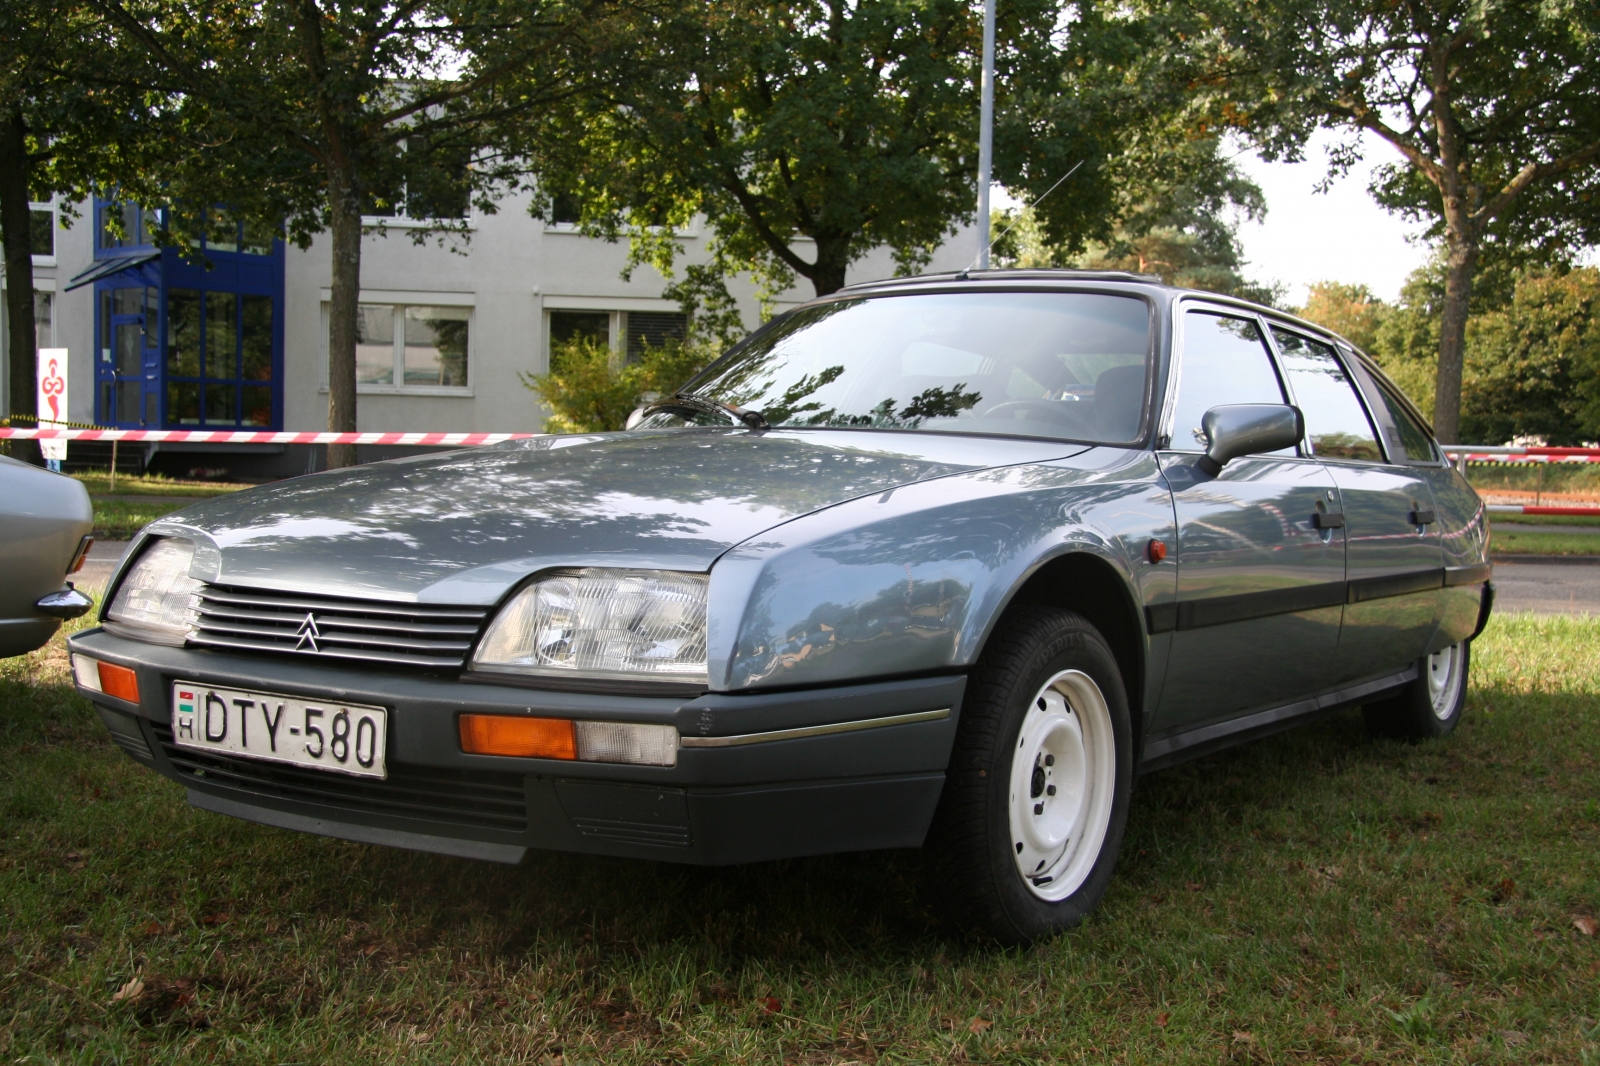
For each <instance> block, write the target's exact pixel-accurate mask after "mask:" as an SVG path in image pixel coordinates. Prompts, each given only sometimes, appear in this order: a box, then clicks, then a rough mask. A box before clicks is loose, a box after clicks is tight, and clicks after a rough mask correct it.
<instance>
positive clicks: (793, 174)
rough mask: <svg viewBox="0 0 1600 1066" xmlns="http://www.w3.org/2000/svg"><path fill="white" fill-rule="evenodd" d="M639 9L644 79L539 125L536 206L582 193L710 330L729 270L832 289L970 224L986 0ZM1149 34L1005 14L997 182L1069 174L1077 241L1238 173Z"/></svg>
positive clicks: (1094, 14)
mask: <svg viewBox="0 0 1600 1066" xmlns="http://www.w3.org/2000/svg"><path fill="white" fill-rule="evenodd" d="M641 11H643V12H644V13H641V14H640V16H639V18H640V22H639V23H638V29H637V30H636V31H635V32H636V33H637V35H638V37H639V39H640V44H641V48H640V53H639V55H638V57H637V59H636V60H635V61H634V62H633V63H632V67H633V68H634V69H636V70H637V71H639V72H640V73H639V76H638V77H637V78H636V79H635V80H634V82H633V83H631V84H630V85H626V86H620V87H618V89H617V91H616V92H614V93H610V94H606V95H603V96H600V97H596V98H594V99H593V100H591V101H589V102H588V103H587V104H586V106H585V107H583V108H580V109H576V110H563V111H554V112H550V113H547V114H546V115H543V116H540V118H539V120H538V121H530V123H529V124H528V130H527V134H526V137H525V142H524V143H525V151H526V152H527V153H528V155H529V156H530V158H532V159H534V160H535V165H536V166H537V168H538V170H539V172H540V174H541V176H542V180H543V186H544V187H543V190H542V192H541V193H540V200H541V202H539V203H537V204H536V205H535V210H536V211H541V212H542V211H544V210H546V208H547V207H548V206H549V204H550V203H551V202H552V201H553V199H554V198H555V197H556V196H557V195H558V194H559V195H563V196H571V197H573V198H574V199H575V200H577V201H579V202H581V203H582V204H583V221H584V225H585V227H586V228H587V229H588V231H589V232H591V233H595V234H601V235H606V236H610V237H616V238H621V237H627V238H628V239H629V240H630V242H631V249H632V257H633V259H632V261H633V262H634V263H635V264H636V265H637V264H643V263H648V264H650V265H652V266H654V267H655V268H656V269H657V270H659V271H660V272H661V273H663V274H664V275H666V276H668V277H669V278H670V279H672V287H671V288H670V289H669V293H670V294H671V295H673V296H674V297H676V298H678V299H679V300H680V301H681V302H682V303H684V305H685V306H686V307H687V308H690V309H691V310H693V311H694V313H695V314H696V316H697V318H700V319H701V321H702V322H703V323H705V324H706V326H707V328H709V329H710V331H711V332H725V331H732V330H735V329H736V328H737V318H736V316H735V315H734V312H733V303H732V300H731V298H730V297H729V296H728V295H727V289H726V280H727V279H728V278H729V277H730V276H732V275H734V274H740V273H748V274H749V276H750V277H751V278H752V279H753V280H754V282H755V283H756V286H757V289H758V292H759V294H760V296H761V297H762V298H763V299H764V300H768V301H770V299H771V297H773V296H774V295H776V294H777V293H778V292H781V291H782V290H784V289H785V288H787V287H788V286H789V285H791V284H792V283H793V282H794V280H795V278H796V277H803V278H806V279H808V280H809V281H810V282H811V283H812V286H813V288H814V289H815V291H816V292H817V293H818V294H825V293H829V292H833V291H835V290H836V289H838V288H839V287H840V286H841V285H842V284H843V283H844V280H845V272H846V270H847V268H848V267H849V266H850V264H852V263H854V262H856V261H857V260H859V259H860V258H861V257H862V256H863V255H865V254H866V253H867V252H868V251H869V250H871V249H873V248H875V247H887V248H889V249H890V250H891V251H892V253H893V255H894V258H895V261H896V264H897V268H898V269H899V270H900V271H901V272H903V273H913V272H915V271H916V270H918V269H921V268H922V267H923V266H924V265H925V264H926V263H927V262H928V261H929V258H930V257H931V255H932V254H933V251H934V250H935V249H936V248H937V247H938V246H939V245H940V244H941V243H942V242H943V241H945V240H946V239H948V238H949V237H950V236H951V235H952V234H953V233H955V231H956V226H957V225H958V224H960V223H962V222H965V221H967V220H969V219H970V218H971V217H972V205H973V203H974V201H975V199H976V197H975V190H974V188H973V184H974V171H975V169H976V155H977V144H976V139H977V136H976V135H977V117H978V101H977V82H978V76H977V73H978V72H977V68H978V59H979V51H980V12H979V9H978V8H977V7H976V6H975V5H973V4H970V3H966V2H961V0H865V2H862V3H856V4H848V5H846V4H839V3H823V2H821V0H790V2H786V3H781V4H758V3H754V2H752V0H698V2H696V3H692V4H684V5H678V6H677V7H675V8H670V9H666V10H662V11H653V12H650V11H647V10H646V9H641ZM1069 24H1070V27H1071V29H1070V32H1062V28H1063V27H1065V26H1067V25H1069ZM1155 41H1156V38H1155V37H1153V36H1152V34H1151V33H1150V32H1148V31H1147V30H1146V29H1145V28H1143V24H1142V22H1140V21H1139V20H1133V19H1129V18H1127V17H1126V12H1125V11H1123V10H1122V8H1120V7H1119V6H1117V5H1113V4H1101V3H1097V2H1088V0H1085V2H1075V3H1072V4H1070V5H1068V9H1067V10H1065V11H1064V10H1063V9H1062V8H1061V7H1060V5H1056V4H1051V3H1044V2H1042V0H1019V2H1017V3H1012V4H1004V5H1001V7H1000V11H999V26H998V44H997V60H996V62H997V69H998V77H997V92H998V97H997V104H996V107H997V118H996V133H995V145H996V147H995V152H996V155H995V176H996V178H997V180H1000V181H1002V182H1003V183H1005V184H1006V185H1008V186H1009V187H1010V188H1012V189H1013V190H1015V191H1017V192H1018V193H1019V194H1020V195H1022V196H1023V197H1024V198H1025V199H1028V200H1030V201H1031V200H1032V199H1033V198H1036V197H1039V196H1041V195H1042V194H1043V193H1044V192H1045V191H1046V190H1047V189H1048V188H1049V187H1050V186H1052V185H1054V184H1055V183H1056V182H1057V181H1058V179H1062V178H1063V176H1065V175H1068V174H1069V173H1070V174H1071V176H1070V178H1069V179H1068V180H1067V181H1066V182H1065V183H1064V184H1062V185H1061V186H1060V187H1059V189H1057V191H1056V192H1055V193H1054V194H1053V195H1051V196H1050V198H1049V199H1048V200H1046V201H1044V202H1043V203H1042V204H1041V207H1040V211H1041V214H1040V215H1039V224H1040V227H1041V230H1042V232H1043V234H1044V239H1045V240H1046V242H1047V243H1049V244H1050V245H1052V246H1055V247H1059V248H1060V249H1062V250H1063V254H1065V255H1068V256H1076V255H1078V254H1080V253H1081V252H1083V251H1084V249H1085V247H1086V246H1087V242H1089V241H1091V240H1099V241H1102V242H1109V241H1112V240H1113V239H1114V236H1115V235H1116V234H1117V233H1118V230H1117V224H1118V222H1119V221H1121V220H1124V219H1125V220H1126V221H1127V223H1128V226H1127V229H1126V232H1127V233H1128V234H1131V235H1133V236H1135V237H1138V236H1143V235H1144V234H1146V233H1148V232H1150V231H1151V230H1154V229H1157V228H1159V227H1161V226H1177V228H1183V227H1184V225H1185V223H1182V222H1179V223H1174V222H1173V221H1171V220H1170V219H1168V218H1166V217H1165V215H1166V213H1167V212H1168V211H1169V208H1170V207H1171V199H1170V197H1167V196H1166V194H1165V192H1164V190H1167V189H1169V188H1174V187H1177V186H1180V185H1183V184H1184V182H1185V181H1188V182H1189V184H1188V186H1187V187H1189V188H1193V189H1200V188H1207V189H1209V188H1211V187H1212V186H1213V185H1214V184H1215V182H1214V181H1213V178H1214V177H1217V176H1218V174H1217V172H1218V171H1226V173H1225V174H1222V175H1220V176H1221V177H1222V178H1223V180H1225V181H1231V182H1233V183H1234V184H1235V186H1236V187H1237V186H1242V185H1243V183H1242V182H1241V181H1240V179H1239V177H1238V175H1237V173H1236V172H1234V171H1232V168H1231V167H1229V166H1226V165H1221V166H1215V165H1213V166H1211V169H1210V171H1208V172H1207V173H1206V174H1204V175H1201V176H1200V178H1199V179H1198V180H1193V179H1194V174H1193V172H1194V168H1195V165H1196V163H1197V161H1198V162H1200V163H1202V164H1205V165H1211V164H1219V163H1220V160H1219V158H1218V157H1217V156H1216V153H1215V151H1214V142H1213V141H1212V140H1211V139H1210V138H1207V137H1205V136H1204V135H1201V136H1200V137H1199V138H1198V140H1196V138H1195V137H1193V136H1191V134H1192V132H1193V131H1191V130H1189V129H1188V128H1186V126H1185V124H1184V122H1183V121H1182V117H1181V116H1182V113H1183V110H1184V103H1183V94H1182V91H1181V86H1179V84H1178V83H1177V82H1175V81H1174V80H1172V79H1171V78H1167V77H1165V76H1164V75H1163V73H1162V72H1161V71H1160V70H1159V69H1157V68H1156V65H1153V64H1151V63H1147V62H1146V61H1145V60H1146V59H1147V53H1148V50H1149V49H1150V48H1151V46H1152V44H1153V43H1154V42H1155ZM1191 141H1193V142H1195V143H1194V144H1193V145H1191ZM1075 165H1081V167H1080V169H1079V170H1077V171H1076V172H1073V168H1074V166H1075ZM1237 191H1240V193H1241V195H1243V196H1245V197H1248V195H1251V194H1253V195H1256V196H1258V195H1259V194H1255V193H1254V190H1253V189H1249V190H1237ZM1229 195H1230V196H1231V197H1232V200H1231V202H1235V203H1241V202H1243V200H1242V199H1241V195H1233V194H1231V193H1230V194H1229ZM1148 205H1155V206H1154V208H1151V207H1149V206H1148ZM1146 212H1148V213H1149V217H1145V214H1143V213H1146ZM1201 213H1204V210H1203V209H1202V212H1201ZM697 214H701V215H703V216H704V217H705V219H706V224H707V226H708V227H709V230H710V234H709V236H710V240H709V241H707V242H705V244H704V246H703V248H704V251H705V253H706V256H707V258H706V259H705V260H702V261H697V262H695V263H693V264H691V265H689V266H687V267H686V268H684V272H683V276H682V278H681V279H680V278H679V277H678V276H677V275H676V274H675V272H674V271H675V264H676V261H677V259H678V258H679V257H681V255H682V253H683V248H682V247H681V244H680V241H679V239H678V233H677V231H676V229H675V227H682V226H684V225H686V224H687V223H689V222H690V220H691V219H693V218H694V217H695V216H696V215H697ZM805 240H809V242H810V244H809V245H807V244H806V243H797V242H803V241H805ZM811 249H814V252H812V251H811ZM974 251H976V249H974ZM1118 254H1122V253H1120V252H1119V253H1118ZM1206 254H1209V253H1206ZM708 312H711V314H708ZM713 321H715V322H717V323H721V322H726V323H727V326H726V330H724V328H723V327H722V326H720V325H714V324H713Z"/></svg>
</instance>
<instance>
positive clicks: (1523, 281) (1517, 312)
mask: <svg viewBox="0 0 1600 1066" xmlns="http://www.w3.org/2000/svg"><path fill="white" fill-rule="evenodd" d="M1483 276H1484V278H1485V281H1486V284H1484V285H1481V286H1479V287H1478V289H1477V293H1476V296H1475V299H1474V301H1473V304H1474V309H1473V310H1474V313H1473V314H1472V316H1471V317H1470V318H1469V319H1468V321H1467V330H1466V359H1465V366H1464V374H1463V381H1462V393H1461V396H1462V401H1461V437H1462V439H1463V440H1465V441H1470V442H1475V443H1480V444H1498V443H1501V442H1503V441H1507V440H1511V439H1513V438H1519V437H1538V438H1542V439H1543V440H1545V441H1546V442H1548V443H1550V444H1555V445H1576V444H1582V443H1584V442H1585V441H1592V440H1595V439H1597V438H1600V270H1597V269H1595V268H1593V267H1584V268H1580V269H1576V270H1559V269H1558V270H1542V271H1541V270H1533V269H1524V270H1522V271H1520V272H1513V271H1511V270H1510V269H1509V268H1507V267H1506V266H1505V265H1503V264H1494V263H1491V264H1490V265H1489V268H1488V269H1486V270H1485V271H1484V275H1483ZM1443 300H1444V268H1443V266H1442V264H1441V263H1440V262H1439V261H1438V260H1437V259H1435V260H1434V261H1433V262H1431V263H1429V264H1428V265H1426V266H1424V267H1422V268H1421V269H1419V270H1417V271H1416V272H1415V273H1414V274H1412V276H1411V277H1410V278H1409V279H1408V280H1407V282H1406V285H1405V287H1404V289H1403V290H1402V291H1401V296H1400V300H1399V301H1398V302H1397V303H1395V304H1393V305H1390V304H1386V303H1384V302H1383V301H1381V300H1378V299H1376V298H1374V297H1373V296H1372V294H1371V292H1370V291H1368V290H1367V289H1366V287H1365V286H1359V285H1343V284H1339V283H1335V282H1323V283H1321V284H1318V285H1314V286H1312V289H1311V294H1310V299H1309V300H1308V301H1307V304H1306V306H1305V307H1303V308H1301V309H1299V314H1300V315H1302V316H1303V317H1305V318H1308V319H1310V320H1312V321H1313V322H1317V323H1320V324H1321V325H1324V326H1327V327H1328V328H1329V329H1332V330H1335V331H1336V332H1338V333H1340V334H1342V335H1343V336H1345V337H1346V338H1348V339H1349V340H1350V341H1351V342H1352V343H1355V344H1356V345H1357V346H1358V347H1360V348H1362V349H1364V350H1365V351H1367V352H1368V353H1370V354H1371V355H1372V356H1373V357H1374V358H1376V359H1377V360H1378V362H1379V363H1380V364H1381V365H1382V366H1383V368H1384V370H1385V371H1386V372H1387V373H1388V374H1389V376H1390V377H1392V378H1394V380H1395V382H1396V383H1397V384H1398V385H1399V386H1400V387H1401V388H1402V389H1404V390H1405V392H1406V393H1407V394H1408V395H1409V396H1410V397H1411V398H1412V400H1413V401H1415V402H1416V403H1417V405H1418V406H1420V407H1422V408H1423V409H1424V410H1427V409H1428V408H1429V407H1430V406H1431V405H1432V401H1433V389H1434V380H1435V367H1436V365H1437V358H1438V350H1439V347H1438V345H1439V320H1440V315H1441V313H1442V304H1443Z"/></svg>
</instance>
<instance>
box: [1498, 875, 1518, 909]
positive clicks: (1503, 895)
mask: <svg viewBox="0 0 1600 1066" xmlns="http://www.w3.org/2000/svg"><path fill="white" fill-rule="evenodd" d="M1516 894H1517V883H1516V882H1515V881H1513V880H1511V878H1509V877H1506V878H1502V879H1501V881H1500V883H1499V884H1498V885H1495V886H1494V894H1493V897H1492V898H1493V899H1494V901H1495V902H1496V903H1504V902H1505V901H1506V900H1508V899H1510V898H1511V897H1512V896H1515V895H1516Z"/></svg>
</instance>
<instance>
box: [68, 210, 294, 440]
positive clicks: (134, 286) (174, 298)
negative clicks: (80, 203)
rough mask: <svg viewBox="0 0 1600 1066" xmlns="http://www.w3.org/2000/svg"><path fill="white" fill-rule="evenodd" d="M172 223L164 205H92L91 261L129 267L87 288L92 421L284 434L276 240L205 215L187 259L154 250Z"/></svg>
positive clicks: (280, 265)
mask: <svg viewBox="0 0 1600 1066" xmlns="http://www.w3.org/2000/svg"><path fill="white" fill-rule="evenodd" d="M118 218H120V221H121V227H120V228H121V230H122V232H121V233H120V234H119V233H118V232H117V231H116V227H114V226H113V225H111V222H112V220H114V219H118ZM168 221H169V219H168V216H167V215H166V213H165V212H162V211H144V210H141V209H140V208H138V207H135V206H131V205H127V204H119V203H116V202H114V201H107V200H100V201H97V202H96V204H95V258H96V260H101V261H104V264H105V266H106V267H107V268H108V269H109V268H114V264H115V261H121V260H125V261H126V262H127V266H125V267H123V268H122V269H115V270H114V272H112V273H109V274H107V275H105V276H104V277H101V278H100V279H99V280H97V281H96V282H95V283H94V285H95V297H96V298H95V318H96V323H95V335H96V337H97V338H98V341H99V344H98V348H99V351H98V352H97V353H96V355H97V358H96V360H95V381H96V389H95V421H96V422H98V423H100V424H101V425H113V426H120V427H127V428H145V429H156V428H162V429H274V430H275V429H281V428H282V427H283V332H284V326H283V323H284V317H283V293H284V246H283V242H282V241H281V240H278V239H276V238H275V237H273V238H262V237H259V236H257V235H255V234H252V233H250V232H249V231H248V229H247V228H246V227H242V226H241V225H239V224H238V223H237V222H231V221H230V220H228V219H227V218H226V216H225V215H224V214H223V213H222V212H220V211H213V212H207V214H206V217H205V218H204V219H203V220H202V222H203V229H204V231H205V233H206V236H205V238H204V240H203V241H202V242H201V246H200V254H199V256H198V257H197V259H196V260H195V261H192V262H191V261H188V260H185V259H184V258H183V257H181V256H180V255H179V254H178V253H177V251H176V250H175V249H172V248H157V247H156V246H155V243H154V234H155V233H156V232H158V231H159V230H160V229H161V228H162V227H163V226H164V225H166V224H167V222H168ZM141 253H142V254H141Z"/></svg>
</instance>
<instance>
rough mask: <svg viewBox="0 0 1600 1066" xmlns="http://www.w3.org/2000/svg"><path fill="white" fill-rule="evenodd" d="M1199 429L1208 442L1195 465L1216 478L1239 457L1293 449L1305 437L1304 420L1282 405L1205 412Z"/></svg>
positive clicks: (1241, 405) (1239, 405)
mask: <svg viewBox="0 0 1600 1066" xmlns="http://www.w3.org/2000/svg"><path fill="white" fill-rule="evenodd" d="M1200 428H1201V430H1203V431H1204V432H1205V435H1206V439H1207V440H1208V441H1210V442H1211V443H1210V445H1209V446H1207V448H1206V453H1205V454H1204V455H1202V456H1201V457H1200V460H1199V461H1198V462H1197V463H1195V465H1196V466H1198V467H1199V468H1200V469H1201V470H1203V471H1205V472H1206V473H1207V474H1208V475H1210V476H1211V477H1216V476H1217V475H1218V474H1220V473H1222V468H1223V467H1224V466H1227V465H1228V463H1230V462H1232V461H1233V460H1235V459H1237V458H1239V457H1240V456H1241V455H1259V454H1261V453H1262V452H1275V451H1277V450H1278V449H1280V448H1293V447H1294V446H1295V445H1296V444H1299V443H1300V440H1301V438H1302V437H1304V436H1305V419H1304V418H1303V417H1302V416H1301V414H1300V409H1299V408H1298V407H1290V406H1289V405H1288V404H1284V403H1233V404H1227V405H1225V406H1222V407H1213V408H1212V409H1211V410H1209V411H1207V412H1206V413H1205V417H1203V418H1201V419H1200Z"/></svg>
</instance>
